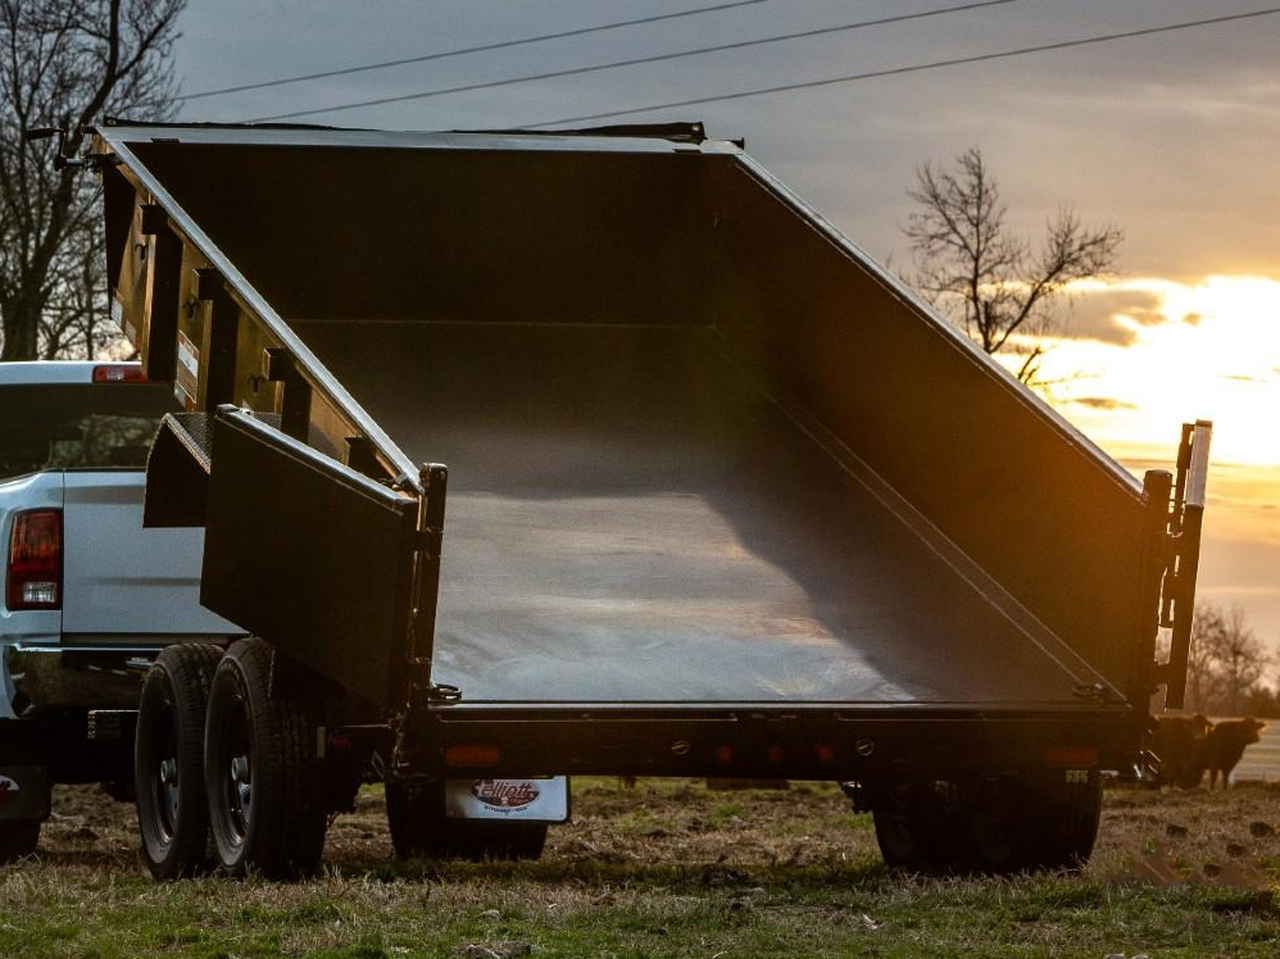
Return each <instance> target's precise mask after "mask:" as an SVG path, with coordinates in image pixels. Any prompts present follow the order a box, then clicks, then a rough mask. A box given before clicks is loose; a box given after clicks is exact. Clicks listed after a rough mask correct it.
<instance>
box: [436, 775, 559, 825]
mask: <svg viewBox="0 0 1280 959" xmlns="http://www.w3.org/2000/svg"><path fill="white" fill-rule="evenodd" d="M444 810H445V815H446V816H448V817H449V818H450V819H490V820H502V819H506V820H511V821H519V822H564V821H565V820H567V819H568V818H569V777H568V776H547V777H542V778H530V779H449V780H446V781H445V789H444Z"/></svg>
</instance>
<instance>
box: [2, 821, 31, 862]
mask: <svg viewBox="0 0 1280 959" xmlns="http://www.w3.org/2000/svg"><path fill="white" fill-rule="evenodd" d="M39 842H40V823H38V822H3V823H0V863H6V862H13V861H14V860H15V859H21V858H22V857H23V856H30V855H31V854H32V853H34V852H35V851H36V846H37V844H39Z"/></svg>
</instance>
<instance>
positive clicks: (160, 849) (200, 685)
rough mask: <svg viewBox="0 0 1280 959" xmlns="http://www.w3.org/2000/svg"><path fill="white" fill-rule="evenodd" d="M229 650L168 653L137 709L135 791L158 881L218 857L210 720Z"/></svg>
mask: <svg viewBox="0 0 1280 959" xmlns="http://www.w3.org/2000/svg"><path fill="white" fill-rule="evenodd" d="M221 658H222V650H221V649H220V648H219V647H217V646H210V645H205V644H202V643H180V644H178V645H174V646H169V647H166V648H165V649H163V650H161V652H160V655H159V656H157V657H156V661H155V662H154V663H153V664H152V665H151V668H150V669H149V670H148V671H147V678H146V680H145V681H144V683H143V686H142V697H141V700H140V702H139V705H138V728H137V733H136V736H135V739H134V755H133V774H134V782H133V789H134V793H135V801H136V804H137V809H138V832H139V833H140V834H141V837H142V858H143V859H144V860H145V861H146V863H147V868H148V869H149V870H151V875H153V876H154V877H155V878H156V879H163V880H172V879H180V878H182V877H184V876H191V875H194V874H196V873H198V872H201V871H202V870H204V869H206V868H208V866H209V865H210V863H211V862H212V859H213V856H212V853H213V849H212V845H211V842H210V838H209V808H208V805H207V800H206V798H205V787H204V720H205V712H206V709H207V707H208V702H209V686H210V684H211V683H212V682H213V673H214V670H215V669H217V666H218V660H219V659H221Z"/></svg>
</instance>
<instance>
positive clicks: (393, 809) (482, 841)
mask: <svg viewBox="0 0 1280 959" xmlns="http://www.w3.org/2000/svg"><path fill="white" fill-rule="evenodd" d="M386 796H387V823H388V825H389V826H390V828H391V844H392V846H393V847H394V848H395V851H396V857H397V858H398V859H418V858H426V859H472V860H477V861H478V860H481V859H537V858H538V857H539V856H541V855H542V848H543V846H544V845H545V844H546V841H547V824H546V823H545V822H511V823H508V822H481V821H478V820H457V819H448V818H446V817H445V814H444V782H443V780H439V779H419V780H412V779H402V780H392V781H388V782H387V785H386Z"/></svg>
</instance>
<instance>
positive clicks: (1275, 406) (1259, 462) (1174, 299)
mask: <svg viewBox="0 0 1280 959" xmlns="http://www.w3.org/2000/svg"><path fill="white" fill-rule="evenodd" d="M1076 292H1077V293H1078V294H1079V295H1080V296H1082V297H1087V296H1089V295H1091V294H1093V293H1096V292H1106V293H1111V294H1114V293H1116V292H1121V293H1127V294H1128V293H1131V294H1143V295H1146V296H1147V297H1149V299H1150V300H1151V302H1154V303H1157V304H1158V306H1157V307H1156V308H1155V309H1154V310H1149V311H1144V312H1143V313H1142V314H1140V315H1137V316H1134V315H1125V314H1124V313H1123V312H1120V313H1116V314H1114V315H1113V317H1112V321H1113V323H1114V324H1115V325H1116V326H1117V327H1119V331H1118V332H1120V333H1121V338H1125V337H1126V336H1127V338H1128V340H1129V342H1128V343H1127V344H1124V345H1121V344H1119V343H1114V342H1103V341H1101V340H1096V339H1062V340H1057V341H1055V342H1054V343H1053V344H1052V349H1050V350H1049V352H1048V353H1047V355H1046V357H1045V362H1044V365H1043V367H1042V369H1041V377H1042V379H1044V380H1046V381H1048V382H1049V383H1050V386H1049V387H1048V389H1049V393H1050V398H1051V401H1052V402H1053V404H1054V405H1055V406H1057V407H1058V408H1059V409H1060V410H1061V411H1062V412H1063V413H1064V414H1065V415H1066V416H1068V417H1069V418H1070V419H1071V420H1072V421H1074V422H1075V423H1076V424H1077V425H1079V426H1080V428H1081V429H1082V430H1084V432H1085V433H1086V434H1088V435H1089V436H1090V437H1092V438H1093V439H1095V440H1096V441H1097V442H1098V443H1099V444H1100V445H1102V446H1103V447H1104V448H1106V449H1107V450H1108V451H1109V452H1112V453H1113V454H1114V455H1116V456H1119V457H1124V458H1134V457H1143V456H1147V455H1152V454H1156V453H1160V452H1163V451H1167V450H1168V449H1169V448H1170V446H1171V445H1172V444H1173V443H1174V442H1176V440H1177V434H1178V427H1179V424H1181V423H1182V422H1184V421H1191V420H1195V419H1209V420H1213V421H1214V439H1213V458H1214V460H1215V461H1217V462H1220V463H1228V462H1229V463H1239V464H1249V465H1255V466H1280V282H1277V281H1275V280H1270V279H1264V278H1259V277H1238V276H1214V277H1209V278H1208V279H1206V280H1204V281H1203V282H1201V283H1198V284H1195V285H1183V284H1178V283H1173V282H1170V281H1167V280H1159V279H1132V280H1127V281H1124V282H1121V283H1117V284H1109V285H1105V286H1104V285H1102V284H1092V285H1091V286H1090V287H1088V288H1083V289H1079V290H1077V291H1076Z"/></svg>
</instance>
